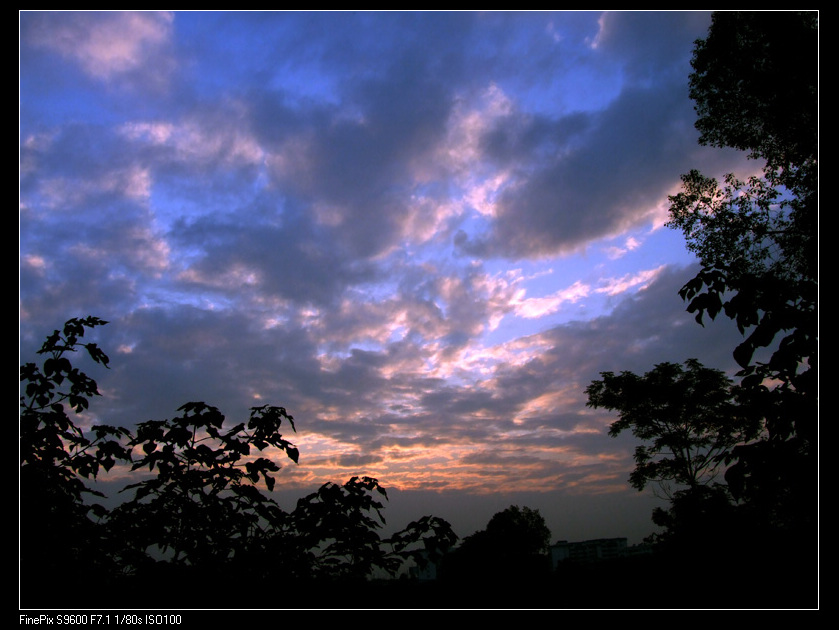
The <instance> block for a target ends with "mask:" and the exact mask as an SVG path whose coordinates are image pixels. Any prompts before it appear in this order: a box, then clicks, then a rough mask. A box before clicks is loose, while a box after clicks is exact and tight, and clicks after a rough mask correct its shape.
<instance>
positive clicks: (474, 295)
mask: <svg viewBox="0 0 839 630" xmlns="http://www.w3.org/2000/svg"><path fill="white" fill-rule="evenodd" d="M598 18H601V19H600V20H599V21H598ZM707 22H708V16H707V14H693V13H690V14H687V13H685V14H681V13H678V12H674V13H666V14H645V13H639V14H634V13H633V14H623V13H620V14H609V15H606V16H600V15H599V14H596V13H557V14H551V13H541V12H520V13H519V12H504V13H500V12H499V13H496V12H487V13H472V12H455V13H436V12H420V13H413V12H404V13H377V12H361V13H358V14H356V13H309V12H299V13H266V14H263V13H250V12H248V13H237V12H234V13H229V14H228V13H218V14H215V13H212V14H210V13H208V14H204V13H191V12H190V13H176V14H174V16H170V15H169V14H123V13H117V14H113V15H110V14H86V13H85V14H78V15H75V14H74V15H71V16H69V17H68V16H67V15H65V14H60V13H46V14H30V13H26V14H25V15H22V19H21V180H20V196H21V200H20V202H21V203H20V206H21V210H20V256H21V260H20V312H21V355H22V360H25V358H26V357H28V356H31V355H32V354H33V353H34V352H35V351H36V350H37V348H38V347H39V346H40V342H41V340H42V339H43V336H44V335H46V334H48V333H49V332H51V331H52V330H53V328H55V327H57V326H60V325H61V323H62V322H63V321H64V320H66V319H68V318H70V317H76V316H84V315H95V316H98V317H102V318H104V319H107V320H109V321H110V322H111V323H110V324H108V326H106V327H105V328H103V329H101V330H98V331H97V332H96V333H95V335H94V337H93V338H94V339H96V340H97V342H99V343H100V345H101V346H102V347H103V348H104V349H105V350H106V352H108V353H109V354H110V356H111V368H110V369H109V370H101V369H98V368H97V367H96V366H88V367H89V368H90V370H91V376H93V377H94V378H96V380H97V381H99V383H100V390H101V391H102V394H103V395H102V397H101V398H100V399H97V400H96V401H94V403H93V405H92V408H91V413H90V414H87V415H86V416H85V421H94V420H101V421H105V422H108V423H109V424H122V425H126V426H128V425H132V424H134V423H136V422H138V421H143V420H148V419H160V418H164V417H172V416H173V415H174V414H175V413H176V412H177V408H178V407H179V406H180V405H182V404H183V403H185V402H188V401H192V400H204V401H205V402H207V403H209V404H212V405H215V406H217V407H219V408H220V409H221V410H222V412H223V413H225V414H227V415H228V416H229V417H230V418H231V419H237V420H241V419H244V417H246V415H247V413H248V409H249V408H250V407H252V406H256V405H262V404H278V405H283V406H285V407H286V408H287V409H288V410H289V411H290V412H291V413H292V414H293V415H294V416H295V418H296V420H297V427H298V433H297V434H296V435H294V436H293V438H292V439H293V441H295V442H296V443H297V444H298V446H299V447H300V448H301V454H302V457H301V464H300V465H299V466H293V467H288V470H284V474H286V475H287V478H288V481H289V483H290V484H292V485H294V486H295V487H300V486H302V485H307V484H308V485H311V486H315V487H316V486H317V485H318V482H320V481H326V480H333V481H340V479H327V478H325V477H327V476H329V475H337V474H343V473H345V472H348V471H350V470H352V471H358V472H361V471H363V470H364V471H367V472H368V473H370V474H376V475H381V476H382V477H383V480H384V482H385V484H386V485H389V486H397V487H400V488H403V489H406V490H407V489H422V490H423V491H427V490H428V491H430V490H435V491H440V493H441V494H439V495H435V496H439V497H440V500H441V501H443V502H444V503H445V502H446V501H448V500H450V499H451V498H452V497H453V496H454V495H452V494H447V493H452V492H454V490H455V489H456V488H458V487H460V488H461V489H463V488H467V489H468V492H469V493H471V494H472V495H473V496H471V497H470V500H472V501H477V502H478V503H479V504H480V505H481V509H482V510H484V511H487V510H489V511H488V512H487V513H486V514H485V515H484V516H485V518H484V521H483V523H478V522H475V521H474V519H473V520H472V521H470V522H471V523H472V526H474V527H473V529H476V528H478V527H479V526H481V525H483V524H485V522H486V520H488V518H489V517H490V516H491V515H492V510H495V511H498V510H500V509H503V508H505V507H507V505H509V504H510V503H513V502H516V501H515V500H514V497H524V498H525V499H533V500H536V497H542V499H539V500H540V501H542V503H541V504H542V505H546V503H545V502H544V498H545V497H550V501H554V502H555V503H554V504H551V505H552V507H551V514H552V518H553V519H555V520H554V522H556V523H557V524H558V525H562V526H564V525H567V524H568V523H569V517H567V516H564V515H562V514H561V509H560V507H557V506H567V505H570V504H571V503H572V502H573V500H572V498H571V497H581V496H583V495H584V494H585V493H587V492H588V493H590V494H597V495H599V494H606V493H611V494H613V495H614V494H615V493H617V495H619V496H617V497H616V498H615V501H617V502H628V501H629V499H627V495H625V494H621V493H620V491H619V488H622V487H624V486H626V483H625V478H626V474H627V471H628V470H629V469H630V468H631V452H632V448H631V446H632V445H631V444H630V442H629V441H627V440H626V439H625V438H622V439H619V440H611V439H610V438H608V436H607V435H606V428H607V426H608V424H609V422H610V418H609V416H608V414H606V413H600V412H595V411H593V410H590V409H587V408H586V406H585V396H584V390H585V387H586V386H587V385H588V383H590V382H591V380H592V379H595V378H598V375H599V373H600V372H601V371H607V370H609V371H620V370H625V369H628V370H633V371H637V372H643V371H646V370H649V369H651V368H652V367H653V366H654V365H655V363H658V362H661V361H683V360H685V359H687V358H689V357H697V358H699V359H700V360H703V361H705V362H706V363H707V364H709V365H712V366H715V367H721V368H724V369H730V368H732V367H733V363H732V360H731V357H730V352H731V349H732V348H733V347H734V344H735V343H736V330H734V329H733V327H731V326H726V325H725V324H726V323H727V322H725V321H722V322H717V323H715V324H714V325H711V326H708V327H707V328H705V329H703V328H701V327H699V326H697V325H696V324H695V322H693V319H692V317H691V316H690V315H688V314H686V313H685V312H684V304H683V303H682V302H681V301H680V300H679V298H678V296H677V295H676V292H677V290H678V288H679V287H680V286H681V285H682V284H683V283H684V282H685V281H686V280H687V279H688V278H689V277H691V275H692V273H693V271H694V270H693V269H689V268H685V267H683V266H682V265H681V263H678V264H677V263H676V262H674V260H673V259H674V258H676V257H675V256H673V255H672V253H671V252H670V251H669V250H668V251H667V252H660V253H659V252H653V253H650V254H649V256H648V257H647V258H641V257H638V258H636V259H633V261H632V262H631V264H632V265H634V267H633V268H630V260H629V258H626V259H624V260H614V261H612V260H607V259H606V257H605V256H603V255H600V254H599V253H598V252H596V251H593V250H596V249H598V248H597V247H595V246H594V245H593V243H595V242H596V241H597V240H598V239H603V238H606V237H609V236H617V235H621V236H622V238H624V239H629V238H630V234H631V237H632V239H634V240H637V241H638V242H639V243H642V242H643V241H644V240H645V239H646V238H650V239H651V240H652V238H653V237H652V236H649V235H647V234H643V235H642V234H641V233H640V231H636V232H632V233H630V232H629V231H628V230H630V229H636V228H638V226H644V229H645V230H646V229H647V228H648V227H649V226H650V225H651V224H652V217H653V215H655V214H656V213H660V211H661V206H662V204H664V203H666V197H667V194H669V193H671V192H672V191H673V190H674V187H675V186H677V185H678V178H679V175H680V174H681V173H682V172H684V171H685V170H687V169H688V168H691V167H693V166H697V165H699V166H701V167H703V168H706V167H707V168H709V169H710V170H711V171H712V172H716V171H717V170H719V169H720V168H723V167H725V166H728V165H729V164H732V163H733V161H732V156H731V154H726V153H722V152H709V151H705V150H700V149H697V147H696V133H695V131H694V130H693V127H692V120H693V118H692V117H693V112H692V109H691V105H690V102H689V100H688V99H687V92H686V85H687V72H688V66H687V61H688V59H689V54H690V49H691V46H692V43H693V39H695V37H698V36H701V35H702V32H703V30H704V29H705V28H706V27H707ZM106 27H107V28H106ZM601 27H602V28H601ZM108 28H110V29H111V30H110V31H109V30H108ZM117 35H120V36H121V37H122V39H120V38H119V37H117ZM93 36H95V37H93ZM91 37H92V38H93V39H92V40H91ZM97 38H98V39H97ZM122 44H124V46H123V45H122ZM121 51H122V52H121ZM120 54H124V55H125V56H124V58H121V57H120ZM97 62H98V63H99V65H98V66H97ZM144 86H146V87H147V88H148V89H145V90H144V89H143V88H144ZM640 246H641V247H644V246H645V245H644V244H641V245H640ZM583 249H586V250H588V251H589V252H590V253H589V255H590V256H592V259H593V260H594V259H595V258H596V261H597V263H596V265H597V266H595V262H593V261H592V262H591V265H589V267H590V269H589V270H588V271H586V272H585V273H583V272H580V273H579V274H578V276H577V277H574V278H571V279H569V280H568V282H567V285H565V286H571V285H573V284H575V282H580V283H589V284H588V285H587V286H589V287H596V286H599V285H597V281H596V280H592V278H593V277H595V276H596V277H598V278H607V277H609V276H612V277H621V276H623V275H625V274H626V275H629V274H632V273H636V272H639V271H645V272H648V271H649V270H650V269H654V268H658V267H659V266H661V271H659V272H658V275H657V276H655V280H654V281H653V282H650V283H649V284H648V286H646V288H644V289H641V290H639V289H637V287H636V288H633V289H632V290H630V291H627V292H626V293H621V294H619V295H617V296H616V297H614V298H613V299H612V301H602V303H601V302H598V301H597V300H598V299H599V296H598V294H597V289H591V290H590V291H589V292H588V293H586V294H585V295H586V301H585V304H581V307H584V308H585V310H584V311H581V312H591V313H595V315H592V316H591V317H590V318H587V319H579V320H573V319H572V318H571V317H569V316H568V312H569V311H567V310H563V309H565V303H562V304H561V305H560V306H557V307H556V309H554V310H552V311H551V313H552V314H555V315H557V317H555V318H553V319H548V318H543V319H535V318H534V319H527V318H526V317H520V316H519V314H520V313H519V307H521V305H522V304H523V303H524V302H525V301H526V300H528V299H529V298H531V297H534V298H535V299H539V298H540V297H545V292H550V293H552V292H554V291H557V289H561V288H563V287H562V286H554V287H552V288H550V289H544V287H542V288H539V285H538V283H536V282H535V281H534V282H531V279H532V278H531V276H530V274H531V273H532V277H533V278H536V277H548V276H552V275H554V274H555V276H556V277H557V278H558V279H557V282H559V283H562V282H565V278H568V277H569V276H568V275H567V274H572V273H576V272H575V271H570V270H573V269H575V268H579V267H576V265H577V262H576V261H575V260H574V259H571V258H570V257H568V258H565V259H563V258H562V256H568V255H569V254H570V253H571V252H575V251H578V250H583ZM500 258H506V259H520V260H521V261H523V262H524V263H525V264H524V265H523V266H527V270H526V271H523V270H522V269H517V268H516V269H514V268H512V267H510V268H509V269H504V268H503V266H501V267H499V264H498V262H499V261H498V260H497V259H500ZM652 258H655V259H656V262H655V264H652V265H650V264H649V263H648V261H649V259H652ZM639 260H643V263H639V262H638V261H639ZM679 260H680V261H681V260H684V258H679ZM543 261H545V262H543ZM566 263H567V264H566ZM580 264H585V265H588V262H586V263H580ZM540 265H543V266H540ZM639 265H642V267H643V268H642V267H639ZM499 269H501V270H500V271H499ZM598 274H602V275H598ZM583 275H585V276H586V280H585V282H584V281H583V280H581V278H582V276H583ZM560 276H562V279H559V277H560ZM545 286H547V285H545ZM539 291H542V293H539ZM633 291H634V293H633ZM548 297H549V298H550V297H551V296H548ZM560 302H561V301H558V302H557V304H560ZM549 310H550V309H549ZM560 315H561V317H562V319H559V316H560ZM557 322H561V323H557ZM502 324H503V325H502ZM500 325H501V328H498V327H499V326H500ZM502 332H503V333H504V335H507V338H506V339H503V340H499V338H500V337H502V336H504V335H502V334H501V333H502ZM86 369H87V368H86ZM458 484H460V485H458ZM531 491H532V492H531ZM537 491H538V492H537ZM415 492H416V494H413V495H411V496H414V497H418V498H417V501H419V502H422V501H425V500H426V498H427V497H428V496H431V495H425V494H422V493H421V492H419V490H415ZM493 492H494V493H495V495H492V498H491V499H489V498H486V499H480V500H479V499H477V498H476V497H477V496H478V495H482V494H485V495H486V496H490V495H491V493H493ZM406 496H408V495H407V494H406ZM461 496H465V495H461ZM423 497H425V498H423ZM580 500H582V499H580ZM586 500H588V499H586ZM518 502H520V503H521V502H522V501H521V500H519V501H518ZM395 503H396V502H395V501H394V504H395ZM577 505H582V504H581V503H577ZM602 508H603V504H596V505H595V503H594V502H592V503H587V504H586V505H585V506H584V507H583V508H581V510H582V512H585V513H586V514H587V515H588V516H593V515H595V513H596V512H597V511H598V510H601V509H602ZM434 511H435V510H429V512H434ZM417 516H419V515H413V518H416V517H417ZM441 516H443V517H446V516H447V514H446V513H445V510H444V513H442V514H441ZM647 518H648V517H647V515H645V516H644V519H643V520H644V521H645V522H646V521H647ZM464 526H465V525H464ZM607 530H608V528H605V527H593V528H592V529H591V530H590V533H596V532H600V533H602V534H603V535H620V533H619V532H611V531H610V532H609V533H608V534H607ZM571 531H581V530H580V529H576V530H573V529H572V530H571ZM463 533H464V534H466V533H470V532H469V531H465V532H463ZM557 535H559V536H562V535H563V534H559V533H557ZM566 535H567V536H568V537H573V534H572V533H570V532H569V533H567V534H566Z"/></svg>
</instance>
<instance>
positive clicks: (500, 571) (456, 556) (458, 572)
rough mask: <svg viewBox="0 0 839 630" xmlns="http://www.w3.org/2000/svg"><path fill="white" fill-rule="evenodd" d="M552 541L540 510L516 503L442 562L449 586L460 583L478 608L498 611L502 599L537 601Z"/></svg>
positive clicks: (546, 576)
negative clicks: (496, 608)
mask: <svg viewBox="0 0 839 630" xmlns="http://www.w3.org/2000/svg"><path fill="white" fill-rule="evenodd" d="M550 538H551V532H550V529H548V526H547V524H546V523H545V519H544V518H543V517H542V515H541V514H540V513H539V510H534V509H531V508H529V507H522V508H520V507H519V506H517V505H511V506H510V507H508V508H506V509H504V510H502V511H501V512H497V513H496V514H494V515H493V516H492V518H491V519H490V520H489V522H488V523H487V526H486V529H483V530H479V531H477V532H475V533H474V534H472V535H470V536H467V537H466V538H464V539H463V541H462V543H461V545H460V546H459V547H457V548H456V549H455V550H454V551H453V552H452V553H450V554H449V555H448V557H447V558H446V560H445V562H444V563H443V569H444V577H445V580H446V583H449V584H452V583H454V584H458V585H460V588H461V589H462V590H461V592H462V593H463V594H464V596H466V597H468V598H469V600H470V603H471V604H473V605H478V606H488V607H495V606H497V605H498V601H499V600H498V599H497V598H498V597H500V596H503V597H505V598H506V600H505V601H516V602H517V603H519V604H520V603H522V602H526V601H530V600H531V599H533V598H537V597H536V596H537V595H541V594H540V593H539V592H538V589H537V584H540V583H542V582H544V581H545V580H546V579H547V578H548V576H549V571H550V559H549V557H548V555H547V551H548V548H549V546H550ZM470 587H471V591H469V592H468V593H467V590H469V588H470ZM537 599H538V598H537Z"/></svg>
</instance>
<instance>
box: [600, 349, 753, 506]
mask: <svg viewBox="0 0 839 630" xmlns="http://www.w3.org/2000/svg"><path fill="white" fill-rule="evenodd" d="M601 376H602V377H603V379H602V380H599V381H593V382H592V383H591V384H590V385H589V386H588V388H587V389H586V394H587V395H588V403H587V404H588V406H590V407H594V408H598V407H603V408H605V409H609V410H610V411H618V412H619V420H617V421H615V422H613V423H612V424H611V425H610V427H609V435H611V436H612V437H616V436H618V435H620V434H621V433H622V432H624V431H631V432H632V435H634V436H635V437H637V438H639V439H640V440H643V441H644V443H643V444H642V445H640V446H638V447H637V448H636V449H635V470H634V471H633V472H632V474H631V475H630V476H629V482H630V484H631V485H632V486H633V487H634V488H637V489H638V490H643V489H644V488H645V487H646V486H647V484H649V483H656V484H658V486H659V487H660V488H661V489H662V490H663V491H664V494H665V496H666V497H667V498H672V496H673V492H675V491H677V490H678V488H679V487H680V488H681V489H684V488H689V489H695V488H698V487H700V486H708V485H711V484H712V483H713V482H714V480H715V479H716V477H717V473H718V472H719V469H720V467H721V466H722V465H723V464H724V462H725V460H726V459H727V458H728V456H729V455H730V453H731V450H732V449H733V448H734V447H735V446H736V445H737V444H740V443H742V442H744V441H746V440H750V439H752V438H754V437H756V436H757V434H758V432H759V430H760V422H759V418H757V417H755V416H754V415H753V413H752V412H751V409H750V408H749V407H748V406H743V405H740V404H738V401H737V400H736V396H737V390H735V389H734V388H733V384H732V382H731V380H730V379H729V378H728V377H726V376H725V374H724V373H723V372H722V371H720V370H715V369H711V368H706V367H705V366H703V365H702V364H701V363H700V362H699V361H697V360H696V359H688V360H687V361H685V364H684V367H682V366H681V365H678V364H675V363H660V364H659V365H656V366H655V369H653V370H651V371H650V372H647V373H646V374H644V375H643V376H638V375H637V374H633V373H632V372H621V373H620V374H618V375H616V374H614V373H612V372H602V373H601ZM670 484H676V486H677V490H672V489H671V487H670Z"/></svg>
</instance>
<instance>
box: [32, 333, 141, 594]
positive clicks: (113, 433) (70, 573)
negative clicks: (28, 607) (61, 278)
mask: <svg viewBox="0 0 839 630" xmlns="http://www.w3.org/2000/svg"><path fill="white" fill-rule="evenodd" d="M106 323H107V322H105V321H103V320H100V319H98V318H96V317H87V318H84V319H71V320H69V321H67V322H66V323H65V324H64V327H63V329H62V330H60V331H59V330H56V331H54V332H53V334H52V335H50V336H49V337H48V338H47V340H46V341H45V342H44V344H43V345H42V347H41V349H40V350H38V354H40V355H45V356H46V358H45V360H44V361H43V364H42V365H40V366H39V365H37V364H36V363H26V364H25V365H23V366H21V369H20V379H21V383H23V384H24V385H23V386H22V392H23V394H22V396H21V398H20V475H19V480H20V506H19V507H20V562H21V581H22V585H23V586H24V587H27V588H28V587H31V588H36V587H37V588H49V587H50V584H51V583H53V582H58V583H60V582H61V581H63V580H67V579H73V578H74V577H84V576H87V575H91V574H97V573H99V572H101V571H106V570H108V569H109V568H110V566H111V559H110V557H109V556H108V555H107V554H106V553H104V549H105V545H104V544H103V541H104V538H103V535H104V531H103V530H102V528H101V527H97V526H96V525H95V519H101V518H102V517H103V516H105V514H106V510H105V508H104V507H102V506H101V505H100V504H98V503H87V502H86V501H85V497H86V496H87V495H90V496H100V497H101V496H102V495H101V493H100V492H98V491H96V490H94V489H92V488H90V487H89V486H88V485H87V484H85V482H84V479H94V478H96V477H97V475H98V474H99V473H100V472H101V471H102V470H105V471H107V470H109V469H111V468H112V467H113V466H114V465H115V464H117V463H118V462H120V461H127V460H129V459H130V453H129V450H128V449H127V448H126V447H125V446H123V444H122V443H121V439H122V438H124V437H125V436H127V435H128V432H127V431H126V430H125V429H121V428H118V427H110V426H104V425H102V426H93V427H90V429H89V431H88V432H87V433H85V432H84V431H83V430H82V428H81V427H80V426H78V424H76V422H74V420H73V418H72V417H71V416H69V415H68V409H67V407H68V406H69V408H70V409H69V411H71V412H72V413H74V414H75V415H78V414H80V413H82V412H84V411H85V410H86V409H87V408H88V406H89V401H90V399H91V398H92V397H94V396H98V395H99V390H98V388H97V385H96V382H95V381H94V380H93V379H91V378H90V377H89V376H87V375H86V374H85V373H84V372H82V371H80V370H79V369H78V368H74V367H73V366H72V365H71V363H70V360H69V358H68V357H67V356H66V355H67V354H69V353H73V352H76V351H78V350H85V351H86V353H87V354H88V356H89V357H90V358H91V359H92V360H93V361H94V362H95V363H97V364H100V365H103V366H105V367H108V357H107V355H106V354H105V353H104V352H102V350H101V349H100V348H99V347H98V346H97V345H96V344H95V343H92V342H88V343H84V342H82V340H81V338H82V337H84V334H85V329H87V328H94V327H97V326H102V325H104V324H106Z"/></svg>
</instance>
